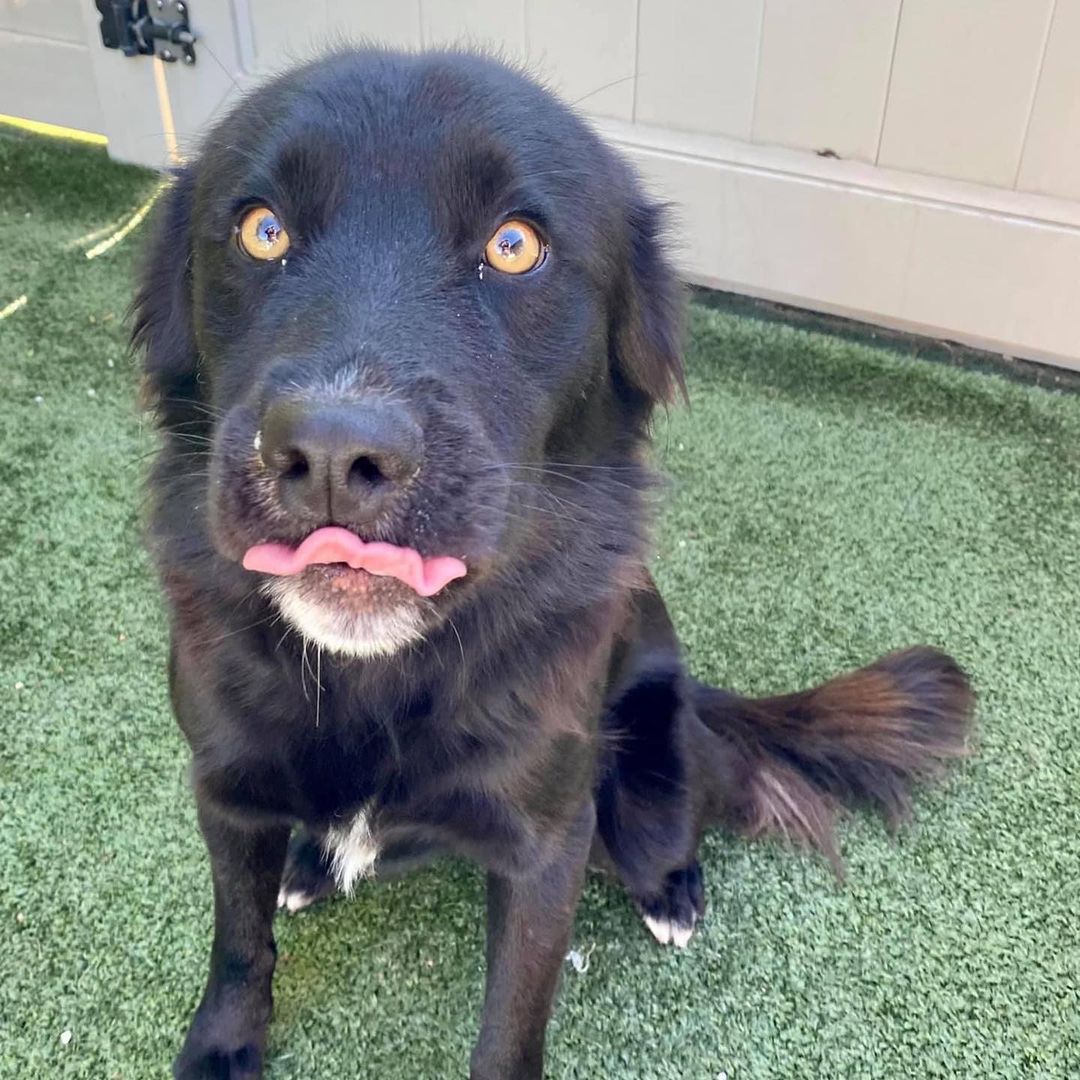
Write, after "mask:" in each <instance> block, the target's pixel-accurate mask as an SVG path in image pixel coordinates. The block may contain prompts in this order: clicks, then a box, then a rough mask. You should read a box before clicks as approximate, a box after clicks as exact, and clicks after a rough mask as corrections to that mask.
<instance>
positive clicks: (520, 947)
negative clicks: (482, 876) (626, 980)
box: [470, 801, 595, 1080]
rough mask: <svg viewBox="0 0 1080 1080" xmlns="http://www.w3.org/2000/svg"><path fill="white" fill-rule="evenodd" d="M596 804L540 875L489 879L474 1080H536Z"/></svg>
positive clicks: (492, 876) (491, 875) (491, 876)
mask: <svg viewBox="0 0 1080 1080" xmlns="http://www.w3.org/2000/svg"><path fill="white" fill-rule="evenodd" d="M594 824H595V813H594V810H593V805H592V802H591V801H590V802H589V804H588V806H586V807H585V808H583V809H582V811H581V813H580V815H579V816H578V818H577V820H576V821H575V822H574V825H573V827H572V829H571V830H570V832H569V834H568V835H567V837H566V840H565V842H564V843H563V844H562V845H561V847H560V850H559V853H558V854H557V855H556V856H555V857H554V859H552V860H551V861H550V862H548V863H547V864H546V865H544V866H543V868H541V869H538V870H537V871H536V872H535V873H527V874H507V873H497V872H494V871H492V872H491V873H489V875H488V889H487V892H488V927H487V984H486V988H485V992H484V1015H483V1019H482V1021H481V1025H480V1038H479V1040H478V1041H477V1044H476V1047H475V1049H474V1050H473V1054H472V1070H471V1072H470V1077H471V1080H539V1078H540V1077H542V1076H543V1073H544V1033H545V1031H546V1029H547V1022H548V1017H549V1016H550V1014H551V1006H552V1002H553V1001H554V998H555V990H556V987H557V986H558V982H559V972H560V970H561V968H562V963H563V960H564V959H565V957H566V951H567V948H568V946H569V944H570V933H571V931H572V929H573V925H574V912H575V910H576V909H577V903H578V898H579V897H580V895H581V887H582V883H583V882H584V879H585V865H586V862H587V861H588V856H589V846H590V843H591V841H592V835H593V828H594Z"/></svg>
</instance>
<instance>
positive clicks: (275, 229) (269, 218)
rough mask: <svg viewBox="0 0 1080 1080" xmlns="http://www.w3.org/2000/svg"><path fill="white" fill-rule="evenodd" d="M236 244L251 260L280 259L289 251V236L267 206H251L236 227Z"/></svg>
mask: <svg viewBox="0 0 1080 1080" xmlns="http://www.w3.org/2000/svg"><path fill="white" fill-rule="evenodd" d="M236 242H237V243H238V244H239V245H240V249H241V250H242V251H243V252H244V253H245V254H246V255H250V256H251V257H252V258H253V259H262V260H264V261H269V260H271V259H280V258H281V257H282V256H283V255H284V254H285V252H286V251H288V250H289V234H288V233H287V232H286V231H285V226H284V225H282V224H281V220H280V219H279V218H278V216H277V214H275V213H274V211H273V210H271V209H270V207H269V206H253V207H252V208H251V209H250V210H248V211H247V212H246V213H245V214H244V216H243V217H242V218H241V219H240V224H239V225H238V226H237V227H236Z"/></svg>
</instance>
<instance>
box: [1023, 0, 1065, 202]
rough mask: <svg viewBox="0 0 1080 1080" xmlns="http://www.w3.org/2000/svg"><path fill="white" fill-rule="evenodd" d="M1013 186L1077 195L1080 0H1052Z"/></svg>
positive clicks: (1027, 189)
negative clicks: (1047, 34)
mask: <svg viewBox="0 0 1080 1080" xmlns="http://www.w3.org/2000/svg"><path fill="white" fill-rule="evenodd" d="M1017 186H1018V187H1019V188H1021V189H1023V190H1024V191H1038V192H1042V193H1043V194H1047V195H1061V196H1064V197H1066V198H1070V199H1080V0H1057V3H1056V5H1055V7H1054V19H1053V22H1052V23H1051V24H1050V38H1049V40H1048V41H1047V43H1046V55H1045V57H1044V59H1043V66H1042V73H1041V74H1040V76H1039V86H1038V89H1037V90H1036V92H1035V105H1034V107H1033V109H1032V112H1031V120H1030V121H1029V123H1028V132H1027V139H1026V140H1025V143H1024V153H1023V157H1022V158H1021V161H1020V174H1019V176H1018V178H1017Z"/></svg>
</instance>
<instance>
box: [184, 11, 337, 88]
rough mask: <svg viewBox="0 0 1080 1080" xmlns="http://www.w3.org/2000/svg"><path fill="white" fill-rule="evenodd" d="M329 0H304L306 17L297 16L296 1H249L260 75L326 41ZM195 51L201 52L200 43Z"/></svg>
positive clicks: (254, 48) (306, 54)
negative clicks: (299, 17) (298, 17)
mask: <svg viewBox="0 0 1080 1080" xmlns="http://www.w3.org/2000/svg"><path fill="white" fill-rule="evenodd" d="M327 2H328V0H304V17H303V18H302V19H297V17H296V4H295V3H294V0H247V5H248V9H249V11H250V13H251V41H252V46H253V50H254V54H255V71H256V72H257V73H258V74H260V75H261V74H265V73H267V72H271V71H277V70H279V69H280V68H283V67H286V66H288V65H289V64H290V63H292V62H293V61H295V60H304V59H306V58H307V57H309V56H311V55H312V54H313V53H314V52H315V51H316V49H317V48H318V47H319V46H321V45H322V44H324V43H325V42H326V39H327V23H326V11H327ZM196 14H197V11H196ZM195 51H196V53H198V51H199V47H198V44H196V46H195ZM215 51H216V50H215ZM199 66H200V67H201V66H202V63H201V62H200V64H199Z"/></svg>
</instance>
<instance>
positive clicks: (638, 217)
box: [611, 201, 686, 404]
mask: <svg viewBox="0 0 1080 1080" xmlns="http://www.w3.org/2000/svg"><path fill="white" fill-rule="evenodd" d="M663 224H664V223H663V208H662V207H660V206H658V205H657V204H655V203H647V202H643V201H639V202H638V203H636V204H635V205H634V207H633V208H632V209H631V211H630V213H629V214H628V216H627V228H628V230H629V244H628V250H629V258H628V259H627V260H626V266H625V269H624V272H623V275H622V279H621V282H620V286H619V291H618V293H617V294H616V297H615V306H614V319H613V324H612V331H613V332H612V342H611V348H612V352H613V354H614V360H615V368H616V370H617V371H618V372H619V373H620V374H621V375H622V376H623V378H624V379H625V380H626V381H627V382H628V383H629V384H630V385H631V386H633V387H634V388H635V389H636V390H637V391H638V392H639V393H640V394H642V395H644V396H645V398H646V399H647V400H648V401H649V403H650V404H658V403H661V402H670V401H672V400H673V399H674V398H675V396H676V394H679V395H680V396H681V397H682V398H683V400H686V382H685V380H684V378H683V366H682V333H683V311H684V297H683V290H682V286H681V285H680V283H679V280H678V278H677V277H676V276H675V271H674V270H673V269H672V268H671V265H670V263H669V262H668V259H667V256H666V254H665V252H664V248H663V242H662V233H663Z"/></svg>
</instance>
